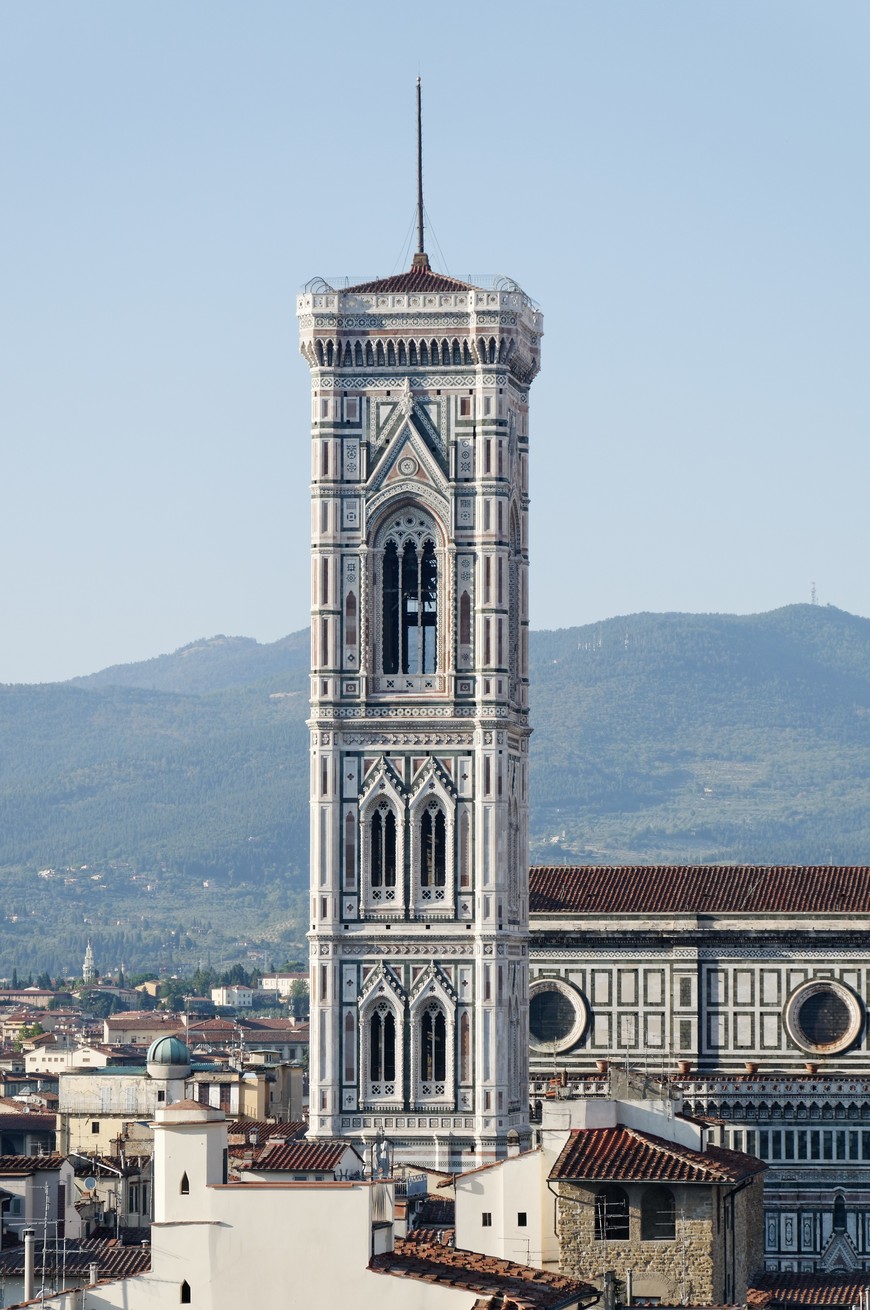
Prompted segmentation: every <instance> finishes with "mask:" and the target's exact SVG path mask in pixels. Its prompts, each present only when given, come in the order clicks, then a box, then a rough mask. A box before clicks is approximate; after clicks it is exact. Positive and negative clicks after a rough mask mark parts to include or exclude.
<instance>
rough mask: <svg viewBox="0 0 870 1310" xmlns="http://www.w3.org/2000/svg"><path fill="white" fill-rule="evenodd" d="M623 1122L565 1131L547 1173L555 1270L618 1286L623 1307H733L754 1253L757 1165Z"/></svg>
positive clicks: (758, 1219) (755, 1261)
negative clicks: (553, 1200)
mask: <svg viewBox="0 0 870 1310" xmlns="http://www.w3.org/2000/svg"><path fill="white" fill-rule="evenodd" d="M701 1148H702V1141H701V1140H699V1141H698V1143H697V1147H696V1149H693V1148H691V1147H688V1146H685V1145H683V1144H681V1143H677V1142H673V1141H666V1140H665V1139H663V1138H661V1137H656V1136H654V1135H652V1134H649V1133H644V1132H641V1131H639V1130H638V1129H635V1128H630V1127H626V1126H625V1125H624V1124H615V1125H614V1126H613V1127H606V1128H583V1129H577V1130H575V1131H574V1132H572V1133H571V1136H570V1137H569V1139H568V1141H567V1142H566V1144H565V1147H564V1149H563V1151H562V1153H561V1155H560V1156H559V1159H558V1160H557V1161H556V1163H555V1165H554V1166H553V1169H552V1171H551V1173H550V1181H551V1183H552V1184H553V1185H554V1187H555V1189H556V1191H557V1193H558V1203H557V1228H558V1232H559V1248H560V1265H559V1267H560V1269H561V1271H562V1272H563V1273H567V1274H570V1275H571V1276H572V1277H574V1278H582V1279H587V1280H590V1281H596V1282H599V1281H603V1279H604V1277H605V1275H606V1274H608V1273H613V1274H615V1275H616V1279H617V1281H618V1282H619V1283H621V1284H622V1285H623V1288H624V1291H625V1296H626V1300H627V1303H628V1304H631V1303H632V1301H633V1300H634V1299H635V1298H637V1299H638V1300H640V1301H641V1302H642V1303H646V1302H650V1301H653V1302H661V1303H662V1304H664V1305H723V1304H724V1305H734V1304H740V1303H742V1302H743V1301H745V1298H746V1290H747V1286H748V1285H749V1282H750V1279H751V1276H752V1274H753V1273H754V1272H755V1270H756V1269H757V1268H758V1267H759V1266H760V1264H761V1259H762V1235H761V1234H762V1184H761V1181H760V1175H761V1172H762V1170H763V1169H764V1165H763V1164H762V1162H761V1161H760V1160H757V1159H755V1158H754V1157H753V1156H749V1155H744V1154H742V1153H741V1152H738V1151H728V1150H724V1149H723V1148H721V1147H710V1146H708V1147H706V1149H701Z"/></svg>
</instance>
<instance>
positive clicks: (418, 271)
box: [342, 260, 472, 296]
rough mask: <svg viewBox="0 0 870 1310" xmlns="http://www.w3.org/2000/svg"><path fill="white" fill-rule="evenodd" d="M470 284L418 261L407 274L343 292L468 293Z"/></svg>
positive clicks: (362, 283) (381, 278) (363, 293)
mask: <svg viewBox="0 0 870 1310" xmlns="http://www.w3.org/2000/svg"><path fill="white" fill-rule="evenodd" d="M471 285H472V284H471V283H470V282H462V281H460V279H459V278H458V277H449V276H448V275H447V274H446V273H436V272H435V271H434V269H432V268H430V267H429V261H428V260H426V263H425V264H422V263H420V264H418V263H417V262H416V261H415V263H414V267H413V268H409V269H408V271H407V273H397V274H395V275H394V276H393V277H380V278H375V280H374V281H373V282H360V283H358V284H357V286H355V287H347V289H346V290H343V291H342V295H345V296H347V295H353V294H354V293H357V292H358V293H359V294H360V295H370V294H371V293H372V292H374V293H375V294H377V292H383V293H384V294H385V295H387V294H392V295H401V294H403V293H405V292H409V291H468V290H470V289H471Z"/></svg>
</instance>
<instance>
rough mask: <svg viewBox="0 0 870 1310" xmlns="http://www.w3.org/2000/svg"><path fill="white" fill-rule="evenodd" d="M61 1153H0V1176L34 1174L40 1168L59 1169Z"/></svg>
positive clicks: (61, 1159)
mask: <svg viewBox="0 0 870 1310" xmlns="http://www.w3.org/2000/svg"><path fill="white" fill-rule="evenodd" d="M62 1164H63V1156H62V1155H0V1176H2V1175H3V1174H35V1173H37V1172H38V1171H39V1170H40V1169H59V1168H60V1166H61V1165H62Z"/></svg>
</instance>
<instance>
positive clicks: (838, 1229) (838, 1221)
mask: <svg viewBox="0 0 870 1310" xmlns="http://www.w3.org/2000/svg"><path fill="white" fill-rule="evenodd" d="M845 1231H846V1198H845V1197H844V1196H843V1194H842V1193H841V1192H838V1193H837V1195H836V1196H835V1197H834V1232H835V1233H845Z"/></svg>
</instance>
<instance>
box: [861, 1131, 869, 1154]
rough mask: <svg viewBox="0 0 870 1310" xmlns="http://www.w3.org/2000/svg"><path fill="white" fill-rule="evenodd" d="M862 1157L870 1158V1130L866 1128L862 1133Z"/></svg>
mask: <svg viewBox="0 0 870 1310" xmlns="http://www.w3.org/2000/svg"><path fill="white" fill-rule="evenodd" d="M861 1159H862V1160H870V1132H868V1131H867V1129H866V1128H865V1129H864V1130H863V1131H862V1133H861Z"/></svg>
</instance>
